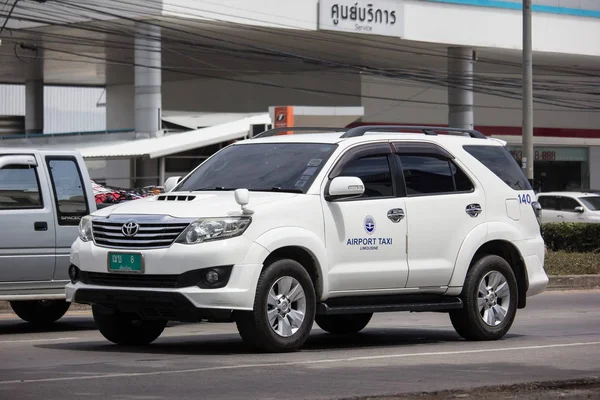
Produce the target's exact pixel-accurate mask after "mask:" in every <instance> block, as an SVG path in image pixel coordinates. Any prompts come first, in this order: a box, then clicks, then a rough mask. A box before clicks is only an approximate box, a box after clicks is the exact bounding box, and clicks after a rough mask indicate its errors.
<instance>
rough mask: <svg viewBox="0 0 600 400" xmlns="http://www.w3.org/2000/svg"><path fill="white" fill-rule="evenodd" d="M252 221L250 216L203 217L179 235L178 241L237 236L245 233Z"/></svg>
mask: <svg viewBox="0 0 600 400" xmlns="http://www.w3.org/2000/svg"><path fill="white" fill-rule="evenodd" d="M251 221H252V220H251V219H250V218H248V217H231V218H201V219H199V220H197V221H194V222H192V223H191V224H190V226H188V227H187V228H186V229H185V230H184V231H183V232H182V233H181V235H179V237H178V238H177V240H176V243H183V244H197V243H202V242H208V241H211V240H219V239H227V238H232V237H236V236H239V235H241V234H242V233H244V231H245V230H246V228H248V225H250V222H251Z"/></svg>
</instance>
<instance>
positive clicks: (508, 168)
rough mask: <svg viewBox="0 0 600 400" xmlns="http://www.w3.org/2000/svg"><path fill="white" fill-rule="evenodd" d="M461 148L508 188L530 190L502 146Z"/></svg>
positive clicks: (519, 168) (468, 146) (513, 161)
mask: <svg viewBox="0 0 600 400" xmlns="http://www.w3.org/2000/svg"><path fill="white" fill-rule="evenodd" d="M463 148H464V149H465V151H466V152H467V153H469V154H471V155H472V156H473V157H475V158H476V159H477V160H478V161H479V162H480V163H482V164H483V165H485V166H486V167H487V168H488V169H489V170H490V171H492V172H493V173H494V174H495V175H496V176H497V177H498V178H500V179H502V181H503V182H504V183H506V184H507V185H508V186H509V187H510V188H512V189H514V190H532V189H531V185H530V184H529V181H528V180H527V178H526V177H525V174H524V173H523V170H522V169H521V167H519V164H517V162H516V161H515V159H514V158H513V157H512V156H511V155H510V153H509V152H508V150H506V148H505V147H504V146H476V145H466V146H463Z"/></svg>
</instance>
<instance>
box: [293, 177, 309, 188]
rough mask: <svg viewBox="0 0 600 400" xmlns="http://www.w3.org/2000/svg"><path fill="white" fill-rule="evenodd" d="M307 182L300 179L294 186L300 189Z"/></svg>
mask: <svg viewBox="0 0 600 400" xmlns="http://www.w3.org/2000/svg"><path fill="white" fill-rule="evenodd" d="M307 182H308V181H305V180H303V179H301V180H299V181H298V182H296V184H295V185H294V186H295V187H297V188H301V187H304V185H306V183H307Z"/></svg>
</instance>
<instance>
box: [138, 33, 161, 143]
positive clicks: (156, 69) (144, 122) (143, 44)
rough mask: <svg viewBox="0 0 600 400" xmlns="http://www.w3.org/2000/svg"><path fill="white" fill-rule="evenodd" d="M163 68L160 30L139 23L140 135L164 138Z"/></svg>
mask: <svg viewBox="0 0 600 400" xmlns="http://www.w3.org/2000/svg"><path fill="white" fill-rule="evenodd" d="M161 67H162V62H161V32H160V27H159V26H154V25H149V24H148V23H144V22H138V23H136V37H135V131H136V133H137V134H138V135H139V136H147V137H157V136H161V135H162V130H161V126H162V121H161V119H162V117H161V108H162V95H161V79H162V74H161Z"/></svg>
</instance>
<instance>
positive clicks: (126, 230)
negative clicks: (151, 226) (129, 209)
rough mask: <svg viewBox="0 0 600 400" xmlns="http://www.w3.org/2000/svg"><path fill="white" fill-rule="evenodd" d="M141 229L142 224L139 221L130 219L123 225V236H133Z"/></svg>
mask: <svg viewBox="0 0 600 400" xmlns="http://www.w3.org/2000/svg"><path fill="white" fill-rule="evenodd" d="M139 230H140V226H139V225H138V223H137V222H133V221H129V222H127V223H125V224H123V226H122V227H121V233H122V234H123V236H127V237H132V236H135V235H137V233H138V231H139Z"/></svg>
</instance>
